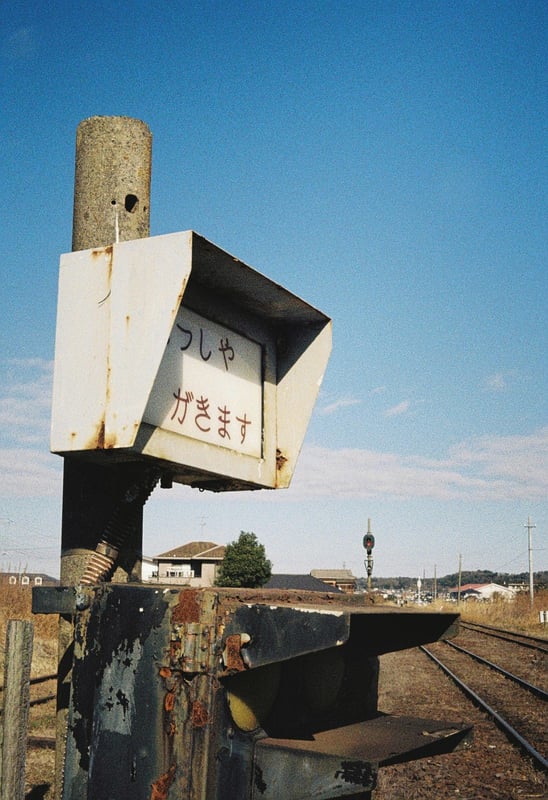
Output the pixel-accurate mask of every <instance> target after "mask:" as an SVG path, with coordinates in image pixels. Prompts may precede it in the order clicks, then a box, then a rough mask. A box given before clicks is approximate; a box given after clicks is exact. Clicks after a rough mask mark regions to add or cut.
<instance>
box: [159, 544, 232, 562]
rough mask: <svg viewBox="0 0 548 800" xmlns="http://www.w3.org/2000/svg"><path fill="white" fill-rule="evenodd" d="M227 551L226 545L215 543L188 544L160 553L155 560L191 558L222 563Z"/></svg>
mask: <svg viewBox="0 0 548 800" xmlns="http://www.w3.org/2000/svg"><path fill="white" fill-rule="evenodd" d="M225 550H226V547H225V545H223V544H216V543H215V542H188V543H187V544H183V545H181V546H180V547H174V548H173V549H172V550H167V551H166V552H165V553H160V554H159V555H157V556H155V557H154V558H155V560H158V559H170V560H171V561H174V560H177V559H184V560H185V561H188V559H190V558H191V559H194V560H204V561H217V560H218V561H222V559H223V558H224V555H225Z"/></svg>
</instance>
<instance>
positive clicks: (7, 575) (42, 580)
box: [0, 570, 59, 586]
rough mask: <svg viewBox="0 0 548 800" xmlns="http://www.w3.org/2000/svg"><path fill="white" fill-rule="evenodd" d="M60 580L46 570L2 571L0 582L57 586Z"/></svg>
mask: <svg viewBox="0 0 548 800" xmlns="http://www.w3.org/2000/svg"><path fill="white" fill-rule="evenodd" d="M58 583H59V581H58V580H57V578H52V577H51V575H46V574H45V573H44V572H16V571H10V570H8V571H7V572H0V584H2V585H4V586H5V585H8V586H57V585H58Z"/></svg>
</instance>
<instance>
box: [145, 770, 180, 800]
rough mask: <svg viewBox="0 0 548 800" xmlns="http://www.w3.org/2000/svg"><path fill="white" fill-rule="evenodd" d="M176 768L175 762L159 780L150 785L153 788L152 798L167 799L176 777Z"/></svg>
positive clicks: (154, 799) (151, 799)
mask: <svg viewBox="0 0 548 800" xmlns="http://www.w3.org/2000/svg"><path fill="white" fill-rule="evenodd" d="M176 769H177V767H176V765H175V764H173V765H172V766H171V767H170V768H169V769H168V771H167V772H165V773H164V774H163V775H160V777H159V778H158V780H157V781H154V783H153V784H152V785H151V787H150V788H151V790H152V791H151V793H150V800H167V793H168V792H169V787H170V786H171V784H172V783H173V780H174V778H175V770H176Z"/></svg>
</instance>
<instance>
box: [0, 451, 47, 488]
mask: <svg viewBox="0 0 548 800" xmlns="http://www.w3.org/2000/svg"><path fill="white" fill-rule="evenodd" d="M61 475H62V459H60V458H59V457H58V456H53V455H51V454H50V453H48V452H47V450H42V449H39V450H32V449H30V448H23V447H22V448H18V449H17V448H16V449H2V450H0V497H52V496H57V497H60V496H61Z"/></svg>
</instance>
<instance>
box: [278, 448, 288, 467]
mask: <svg viewBox="0 0 548 800" xmlns="http://www.w3.org/2000/svg"><path fill="white" fill-rule="evenodd" d="M286 461H287V458H286V457H285V456H284V455H283V453H282V451H281V450H276V469H278V470H280V469H283V467H284V464H285V463H286Z"/></svg>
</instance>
